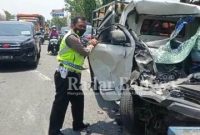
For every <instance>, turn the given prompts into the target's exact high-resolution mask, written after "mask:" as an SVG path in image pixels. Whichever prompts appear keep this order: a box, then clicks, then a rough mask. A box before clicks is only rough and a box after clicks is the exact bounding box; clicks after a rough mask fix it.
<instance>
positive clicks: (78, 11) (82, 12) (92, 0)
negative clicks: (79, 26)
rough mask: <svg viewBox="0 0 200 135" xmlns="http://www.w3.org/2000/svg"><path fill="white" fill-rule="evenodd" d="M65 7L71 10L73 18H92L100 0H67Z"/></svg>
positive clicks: (89, 19)
mask: <svg viewBox="0 0 200 135" xmlns="http://www.w3.org/2000/svg"><path fill="white" fill-rule="evenodd" d="M65 3H66V4H65V7H66V8H65V9H66V10H68V11H69V12H71V18H73V17H75V16H83V17H86V18H87V20H88V21H89V22H91V20H92V11H93V10H94V9H96V8H97V7H99V6H100V0H65Z"/></svg>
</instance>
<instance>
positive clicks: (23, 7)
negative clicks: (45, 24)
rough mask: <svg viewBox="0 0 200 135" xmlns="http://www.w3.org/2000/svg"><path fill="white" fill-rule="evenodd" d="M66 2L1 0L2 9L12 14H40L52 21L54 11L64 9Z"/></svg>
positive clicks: (51, 0) (61, 0)
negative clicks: (51, 13) (52, 11)
mask: <svg viewBox="0 0 200 135" xmlns="http://www.w3.org/2000/svg"><path fill="white" fill-rule="evenodd" d="M64 6H65V3H64V0H0V9H3V10H7V11H9V12H10V13H12V14H18V13H39V14H42V15H43V16H45V18H46V19H51V15H50V12H51V10H52V9H61V8H64Z"/></svg>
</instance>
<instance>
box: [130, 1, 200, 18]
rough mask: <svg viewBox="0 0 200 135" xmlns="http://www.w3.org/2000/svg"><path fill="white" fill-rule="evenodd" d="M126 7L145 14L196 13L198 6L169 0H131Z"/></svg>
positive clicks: (199, 8) (198, 12)
mask: <svg viewBox="0 0 200 135" xmlns="http://www.w3.org/2000/svg"><path fill="white" fill-rule="evenodd" d="M127 8H132V9H133V8H135V9H136V11H137V12H138V14H147V15H198V16H200V6H197V5H193V4H186V3H181V2H177V1H169V0H162V1H156V0H133V1H132V2H131V3H130V4H129V5H128V7H127Z"/></svg>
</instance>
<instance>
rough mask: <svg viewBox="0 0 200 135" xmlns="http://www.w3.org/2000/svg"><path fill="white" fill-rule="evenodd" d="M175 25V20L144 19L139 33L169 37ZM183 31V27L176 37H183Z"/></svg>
mask: <svg viewBox="0 0 200 135" xmlns="http://www.w3.org/2000/svg"><path fill="white" fill-rule="evenodd" d="M175 26H176V22H173V21H166V20H153V19H146V20H144V21H143V24H142V28H141V31H140V33H141V34H142V35H153V36H167V37H169V36H170V35H171V33H172V32H173V31H174V29H175ZM184 31H185V29H183V30H182V31H181V32H180V33H179V35H178V37H184Z"/></svg>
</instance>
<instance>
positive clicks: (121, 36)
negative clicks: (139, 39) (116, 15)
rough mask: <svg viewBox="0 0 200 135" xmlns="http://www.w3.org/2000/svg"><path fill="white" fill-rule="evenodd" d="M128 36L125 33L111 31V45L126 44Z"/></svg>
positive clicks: (117, 30)
mask: <svg viewBox="0 0 200 135" xmlns="http://www.w3.org/2000/svg"><path fill="white" fill-rule="evenodd" d="M126 41H127V39H126V35H125V33H124V32H123V31H121V30H119V29H116V30H113V31H111V43H112V44H124V43H126Z"/></svg>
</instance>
